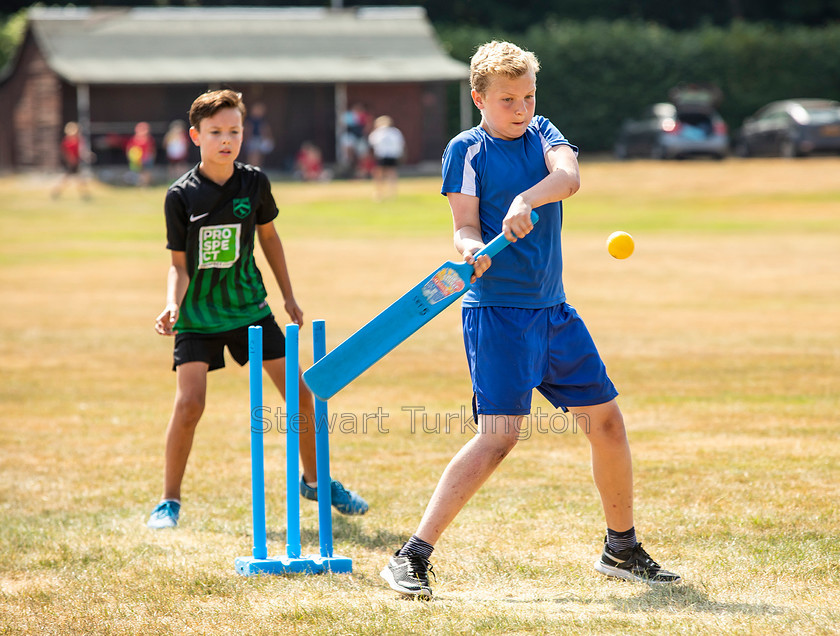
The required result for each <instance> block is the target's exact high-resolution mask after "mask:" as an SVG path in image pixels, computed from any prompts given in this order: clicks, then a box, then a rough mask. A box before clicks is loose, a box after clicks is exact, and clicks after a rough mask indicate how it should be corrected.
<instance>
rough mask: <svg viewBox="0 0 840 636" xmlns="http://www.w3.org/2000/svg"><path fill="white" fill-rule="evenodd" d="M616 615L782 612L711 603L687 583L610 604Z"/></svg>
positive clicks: (770, 606) (768, 606)
mask: <svg viewBox="0 0 840 636" xmlns="http://www.w3.org/2000/svg"><path fill="white" fill-rule="evenodd" d="M610 603H611V604H612V606H613V608H614V609H616V610H617V611H625V612H627V611H629V612H647V611H650V610H652V609H669V610H677V611H679V610H685V611H691V612H702V613H707V614H742V615H745V616H776V615H780V614H784V613H785V609H784V608H782V607H778V606H776V605H773V604H771V603H744V602H738V601H733V602H727V601H720V600H717V599H713V598H711V597H710V596H709V594H708V593H707V592H706V591H705V590H704V589H702V588H700V587H697V586H696V585H694V584H691V583H683V584H682V585H670V586H656V587H653V586H650V587H648V588H647V589H646V590H645V591H644V592H643V593H642V594H639V595H637V596H634V597H632V598H621V599H618V598H615V599H612V600H611V601H610Z"/></svg>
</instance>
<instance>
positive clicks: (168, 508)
mask: <svg viewBox="0 0 840 636" xmlns="http://www.w3.org/2000/svg"><path fill="white" fill-rule="evenodd" d="M180 512H181V504H179V503H178V502H177V501H171V500H169V501H161V502H160V503H159V504H158V505H157V507H156V508H155V509H154V510H152V514H151V516H149V520H148V521H147V522H146V525H147V526H149V527H150V528H154V529H155V530H160V529H162V528H174V527H175V526H177V525H178V515H179V514H180Z"/></svg>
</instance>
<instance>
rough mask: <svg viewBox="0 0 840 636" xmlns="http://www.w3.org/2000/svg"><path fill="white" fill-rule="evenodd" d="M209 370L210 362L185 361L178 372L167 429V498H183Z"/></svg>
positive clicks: (165, 475) (165, 479)
mask: <svg viewBox="0 0 840 636" xmlns="http://www.w3.org/2000/svg"><path fill="white" fill-rule="evenodd" d="M208 369H209V365H208V364H207V363H206V362H185V363H184V364H180V365H178V367H177V369H176V383H177V386H176V389H175V406H174V407H173V409H172V417H171V418H170V419H169V426H168V427H167V429H166V453H165V462H166V465H165V468H164V477H163V499H178V500H180V499H181V481H182V480H183V479H184V471H185V470H186V468H187V460H188V459H189V456H190V450H191V449H192V443H193V437H194V436H195V428H196V426H197V425H198V421H199V420H200V419H201V414H202V413H203V412H204V402H205V397H206V395H207V370H208Z"/></svg>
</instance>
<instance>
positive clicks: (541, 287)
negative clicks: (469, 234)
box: [441, 115, 578, 309]
mask: <svg viewBox="0 0 840 636" xmlns="http://www.w3.org/2000/svg"><path fill="white" fill-rule="evenodd" d="M560 145H567V146H569V147H571V148H572V149H573V150H574V151H575V153H577V150H578V149H577V147H575V146H573V145H572V144H570V143H569V142H568V141H567V140H566V138H565V137H564V136H563V135H562V133H561V132H560V131H559V130H557V128H555V127H554V124H552V123H551V122H550V121H549V120H548V119H546V118H545V117H542V116H541V115H535V116H534V118H533V119H532V120H531V123H530V124H529V126H528V128H527V130H526V131H525V134H523V135H522V136H521V137H519V138H517V139H512V140H505V139H498V138H496V137H491V136H490V135H489V134H487V132H486V131H485V130H484V129H483V128H481V127H480V126H476V127H475V128H470V129H469V130H465V131H464V132H462V133H461V134H459V135H458V136H456V137H455V138H454V139H452V141H450V142H449V145H447V147H446V150H445V151H444V153H443V187H442V188H441V193H442V194H447V193H449V192H460V193H461V194H467V195H471V196H476V197H478V199H479V203H478V211H479V218H480V220H481V236H482V240H483V241H484V242H485V243H487V242H489V241H490V240H491V239H493V238H494V237H495V236H496V235H497V234H498V233H499V232H501V231H502V220H503V219H504V218H505V215H506V214H507V212H508V209H509V208H510V204H511V203H512V202H513V199H514V198H515V197H516V196H517V195H519V194H521V193H522V192H524V191H525V190H527V189H529V188H531V187H532V186H534V185H535V184H537V183H538V182H540V181H542V180H543V179H544V178H545V177H547V176H548V167H547V166H546V163H545V153H546V152H548V150H549V149H550V148H552V147H553V146H560ZM536 212H537V214H539V215H540V220H539V222H538V223H537V224H536V225H534V229H533V230H532V231H531V233H530V234H528V236H526V237H525V238H524V239H519V240H518V241H516V243H513V244H512V245H510V246H508V247H506V248H505V249H504V250H502V251H501V252H499V254H497V255H496V256H495V257H493V264H492V265H491V266H490V269H488V270H487V271H486V272H485V273H484V275H483V276H482V277H481V278H479V279H478V280H477V281H476V282H475V284H474V285H473V286H472V288H471V289H470V290H469V291H468V292H467V293H466V294H465V295H464V299H463V305H464V306H467V307H490V306H495V307H522V308H529V309H539V308H543V307H552V306H554V305H559V304H560V303H562V302H565V300H566V294H565V292H564V290H563V253H562V249H561V245H560V229H561V227H562V225H563V205H562V203H561V202H559V201H558V202H555V203H548V204H546V205H543V206H540V207H539V208H536Z"/></svg>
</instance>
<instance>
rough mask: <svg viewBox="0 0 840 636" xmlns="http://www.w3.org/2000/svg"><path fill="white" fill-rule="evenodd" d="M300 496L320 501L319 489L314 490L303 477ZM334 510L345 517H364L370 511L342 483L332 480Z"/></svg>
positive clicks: (359, 498) (360, 499)
mask: <svg viewBox="0 0 840 636" xmlns="http://www.w3.org/2000/svg"><path fill="white" fill-rule="evenodd" d="M300 494H301V495H303V496H304V497H305V498H306V499H310V500H311V501H318V489H317V488H312V487H310V486H309V485H307V483H306V482H305V481H303V477H302V476H301V478H300ZM330 494H331V495H332V505H333V508H335V509H336V510H338V511H339V512H340V513H341V514H343V515H363V514H365V513H366V512H367V511H368V504H367V502H366V501H365V500H364V499H362V498H361V497H359V495H357V494H356V493H354V492H353V491H352V490H347V489H346V488H345V487H344V486H342V485H341V482H340V481H336V480H335V479H333V480H332V483H331V484H330Z"/></svg>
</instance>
